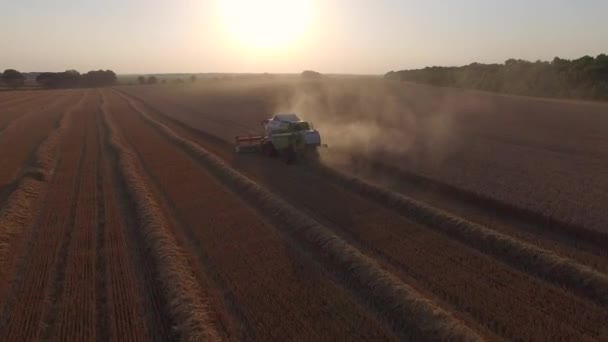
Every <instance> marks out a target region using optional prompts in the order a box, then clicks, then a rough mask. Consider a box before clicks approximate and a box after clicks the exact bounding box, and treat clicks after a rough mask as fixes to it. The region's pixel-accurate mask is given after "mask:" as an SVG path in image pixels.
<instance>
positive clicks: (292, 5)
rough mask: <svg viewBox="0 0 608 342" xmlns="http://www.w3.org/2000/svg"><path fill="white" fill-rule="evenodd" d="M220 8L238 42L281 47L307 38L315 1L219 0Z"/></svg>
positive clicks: (257, 45) (257, 46)
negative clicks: (306, 34)
mask: <svg viewBox="0 0 608 342" xmlns="http://www.w3.org/2000/svg"><path fill="white" fill-rule="evenodd" d="M219 10H220V17H221V20H222V22H223V25H224V26H225V29H226V31H227V32H228V33H229V35H230V36H231V38H232V39H234V40H236V41H238V43H239V44H243V45H245V46H248V47H251V48H255V49H280V48H287V47H288V46H289V45H292V44H295V43H297V41H299V40H301V39H302V38H303V37H304V35H305V33H306V31H307V29H308V27H309V25H310V21H311V15H312V11H313V0H257V1H252V0H219Z"/></svg>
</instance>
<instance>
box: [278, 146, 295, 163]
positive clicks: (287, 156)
mask: <svg viewBox="0 0 608 342" xmlns="http://www.w3.org/2000/svg"><path fill="white" fill-rule="evenodd" d="M281 157H282V159H283V161H284V162H285V163H286V164H291V163H292V162H294V161H295V160H296V151H295V149H294V148H293V147H292V146H290V147H287V148H285V149H283V150H281Z"/></svg>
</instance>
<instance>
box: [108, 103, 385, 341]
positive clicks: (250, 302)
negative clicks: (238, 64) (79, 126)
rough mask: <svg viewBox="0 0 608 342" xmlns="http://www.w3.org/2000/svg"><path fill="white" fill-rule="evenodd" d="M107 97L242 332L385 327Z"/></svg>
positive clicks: (373, 331) (301, 334)
mask: <svg viewBox="0 0 608 342" xmlns="http://www.w3.org/2000/svg"><path fill="white" fill-rule="evenodd" d="M109 96H113V112H115V113H116V114H115V115H114V117H115V118H116V120H117V122H118V123H119V125H120V127H121V128H122V129H123V131H125V132H126V131H128V132H129V134H128V140H129V141H130V142H131V144H132V145H133V147H134V149H135V150H136V151H137V153H138V155H139V156H140V158H141V159H142V162H143V163H144V165H145V166H146V169H147V170H149V173H150V176H151V178H153V179H154V181H155V182H157V184H158V186H159V188H160V190H161V191H162V193H163V194H164V195H165V196H166V197H167V202H169V203H170V204H171V206H172V210H173V211H174V212H175V214H176V215H177V216H178V218H179V220H180V221H181V222H182V225H181V227H176V228H177V229H183V230H186V232H185V233H186V234H188V235H189V236H192V237H193V238H195V239H196V245H197V247H198V249H199V250H194V251H192V250H191V252H193V253H196V254H199V255H201V258H202V259H203V260H204V261H205V262H206V263H210V264H211V265H212V266H213V268H214V269H215V272H214V274H213V278H214V279H217V281H219V282H221V283H222V284H225V286H226V287H225V288H224V289H223V290H224V291H225V292H226V293H227V295H226V296H227V298H228V301H235V303H234V305H238V308H239V310H240V311H241V312H242V314H241V317H240V318H242V319H246V320H247V321H246V322H245V324H244V326H245V327H246V328H248V329H250V330H249V331H246V332H245V333H246V334H247V335H246V336H251V337H254V338H255V337H257V339H268V338H271V339H277V338H279V337H280V336H282V337H283V338H287V339H292V338H297V339H309V338H312V339H318V338H321V336H324V337H325V338H329V339H331V336H334V337H335V338H339V336H344V335H343V334H345V333H348V332H351V333H355V334H356V335H353V336H352V338H357V337H358V338H365V337H366V336H367V338H371V337H373V336H382V335H384V334H386V332H383V329H385V328H383V326H382V324H379V323H378V322H377V321H376V320H375V319H374V318H373V316H370V315H369V314H368V313H366V312H365V309H364V308H363V307H360V306H359V304H357V303H356V302H355V301H353V299H352V297H350V296H348V295H347V294H346V293H345V292H344V291H343V290H342V289H340V287H339V286H338V285H337V284H335V283H333V282H332V281H331V280H330V278H327V277H326V276H324V272H323V271H321V270H320V269H318V267H316V266H315V265H314V263H311V262H310V261H309V260H307V259H306V258H304V257H303V256H302V255H301V252H298V251H297V250H293V248H290V246H289V244H288V242H287V241H284V240H283V238H282V236H281V235H280V234H278V232H277V231H276V229H274V228H273V227H272V226H269V225H268V224H267V223H265V222H264V221H263V220H262V219H261V218H259V217H258V216H257V215H256V213H255V212H254V211H252V210H251V209H249V208H248V207H247V206H246V205H244V203H243V202H241V201H240V200H239V199H238V198H237V197H235V196H234V195H232V194H231V193H230V192H228V191H227V189H225V188H224V187H223V186H222V185H221V184H219V183H217V182H216V181H214V180H213V177H212V176H210V175H209V174H208V173H207V172H205V171H204V170H203V169H201V168H200V166H198V165H197V164H196V162H194V161H193V160H191V159H190V158H188V156H186V155H185V154H183V153H181V152H179V150H178V149H176V148H175V146H172V145H171V144H170V143H169V142H168V141H167V140H166V138H164V137H163V136H162V135H159V134H158V133H157V132H156V131H155V130H154V129H153V128H151V127H149V126H148V125H147V124H146V123H145V121H142V119H141V118H140V117H138V115H137V114H136V113H135V112H134V111H133V109H131V108H130V107H129V105H128V104H127V103H126V102H125V101H124V100H122V99H120V98H118V97H117V95H115V94H113V95H109ZM119 113H120V114H119ZM169 166H170V167H169ZM178 179H179V181H177V180H178ZM195 198H198V200H194V199H195ZM201 199H202V201H201ZM203 208H204V211H203V210H201V209H203ZM229 246H232V247H229ZM228 250H230V251H231V252H227V251H228ZM262 274H268V275H269V276H261V275H262ZM239 284H248V285H247V286H242V285H239ZM336 333H337V334H338V335H333V334H336ZM317 334H321V335H317ZM307 336H308V337H307ZM387 337H388V336H387Z"/></svg>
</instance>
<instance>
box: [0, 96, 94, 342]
mask: <svg viewBox="0 0 608 342" xmlns="http://www.w3.org/2000/svg"><path fill="white" fill-rule="evenodd" d="M89 95H90V94H89ZM91 100H92V98H91V97H90V96H87V99H85V104H84V105H83V106H82V107H79V108H78V110H76V111H74V112H73V113H72V114H71V118H70V120H71V123H70V124H69V125H68V128H67V130H66V132H65V136H64V138H62V139H60V144H61V150H60V151H61V161H60V163H59V165H58V166H57V172H56V173H55V175H54V177H53V178H52V179H51V180H50V182H49V185H48V187H49V189H48V191H47V193H46V194H47V196H46V202H45V203H44V205H43V208H42V211H41V212H40V213H39V215H37V220H36V223H35V225H34V227H33V229H32V232H31V234H29V235H30V236H29V237H28V238H29V242H28V244H27V250H26V251H25V254H24V256H23V257H22V258H21V259H20V260H19V265H18V267H17V270H16V274H15V281H14V282H13V284H12V286H11V292H10V293H9V294H8V297H7V298H6V300H5V301H4V302H3V303H2V304H3V305H2V312H1V316H0V333H1V334H2V335H0V338H1V339H2V340H4V341H23V340H36V339H40V338H44V337H46V336H45V335H46V334H47V328H48V325H47V320H48V319H49V317H48V314H49V309H50V307H51V305H50V304H52V303H53V302H54V300H55V299H56V298H54V296H55V295H56V292H57V286H59V284H58V281H60V280H61V279H59V278H60V277H61V275H62V273H61V272H63V269H62V267H61V266H62V265H61V264H62V260H63V259H64V257H65V252H66V247H67V244H68V242H69V239H70V234H71V230H72V229H73V228H74V227H73V226H74V208H75V207H76V204H77V191H78V181H79V177H80V166H81V160H82V154H83V151H84V150H83V147H84V146H85V129H86V125H85V122H86V121H85V120H86V115H85V112H84V110H85V108H86V107H87V103H88V102H89V101H91Z"/></svg>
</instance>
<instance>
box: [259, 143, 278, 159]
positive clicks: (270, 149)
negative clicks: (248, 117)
mask: <svg viewBox="0 0 608 342" xmlns="http://www.w3.org/2000/svg"><path fill="white" fill-rule="evenodd" d="M262 152H263V153H264V154H265V155H267V156H269V157H271V158H272V157H276V156H277V150H276V149H275V148H274V146H272V143H271V142H270V141H267V142H265V143H264V144H262Z"/></svg>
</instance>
